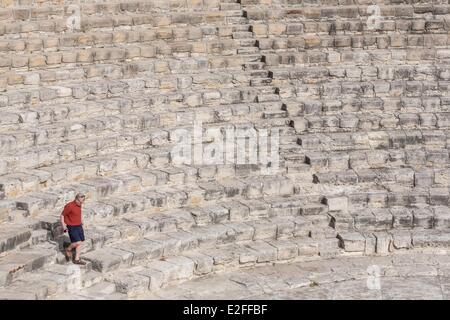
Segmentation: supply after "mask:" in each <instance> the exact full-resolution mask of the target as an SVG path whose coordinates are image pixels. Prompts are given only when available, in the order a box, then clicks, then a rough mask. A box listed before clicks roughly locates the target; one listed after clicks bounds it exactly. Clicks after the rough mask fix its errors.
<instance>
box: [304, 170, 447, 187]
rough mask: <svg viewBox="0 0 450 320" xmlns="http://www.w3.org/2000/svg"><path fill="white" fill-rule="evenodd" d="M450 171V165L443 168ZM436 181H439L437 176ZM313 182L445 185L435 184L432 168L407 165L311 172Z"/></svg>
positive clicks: (421, 185)
mask: <svg viewBox="0 0 450 320" xmlns="http://www.w3.org/2000/svg"><path fill="white" fill-rule="evenodd" d="M444 170H445V171H450V167H447V168H445V169H444ZM437 181H438V182H440V180H439V177H438V180H437ZM313 182H314V183H319V184H331V185H346V184H352V185H355V184H376V185H379V186H386V187H387V186H389V185H391V184H393V185H397V186H409V187H412V186H420V187H423V186H427V187H431V186H435V187H446V185H442V184H441V185H439V184H436V180H435V172H434V170H433V169H428V170H424V169H422V170H420V169H416V170H414V169H412V168H408V167H402V168H383V169H361V170H359V169H357V170H354V169H349V170H342V171H335V172H321V173H315V174H313Z"/></svg>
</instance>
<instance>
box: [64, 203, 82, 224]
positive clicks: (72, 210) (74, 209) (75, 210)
mask: <svg viewBox="0 0 450 320" xmlns="http://www.w3.org/2000/svg"><path fill="white" fill-rule="evenodd" d="M62 215H63V216H64V223H65V224H67V225H68V226H79V225H81V206H79V205H78V204H77V203H76V202H75V201H72V202H69V203H68V204H66V206H65V207H64V210H63V212H62Z"/></svg>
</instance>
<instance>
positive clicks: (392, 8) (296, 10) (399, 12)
mask: <svg viewBox="0 0 450 320" xmlns="http://www.w3.org/2000/svg"><path fill="white" fill-rule="evenodd" d="M242 5H243V6H245V8H244V11H245V13H246V17H247V18H248V19H249V20H251V21H272V20H275V19H276V20H277V21H283V20H285V19H313V20H315V19H317V20H321V19H329V18H331V17H332V18H339V19H342V18H344V19H345V18H348V19H356V18H359V19H364V20H366V19H367V17H368V16H370V13H369V12H368V6H367V5H355V6H352V5H346V6H343V7H340V6H334V7H333V6H322V7H307V6H298V5H290V6H289V7H287V8H272V7H267V6H265V7H262V8H261V7H259V6H258V5H253V6H252V5H245V4H242ZM425 8H427V10H426V11H425V12H424V10H423V9H424V7H421V6H418V7H415V6H413V5H412V4H392V5H380V6H379V9H380V15H381V16H382V17H383V18H384V19H385V20H388V19H389V18H390V19H408V18H414V17H419V16H420V15H421V14H423V17H424V16H425V14H426V13H427V11H428V10H431V13H433V16H434V17H439V16H445V15H446V14H447V13H448V11H449V5H448V4H447V5H442V6H436V7H429V6H428V7H425ZM428 12H429V11H428Z"/></svg>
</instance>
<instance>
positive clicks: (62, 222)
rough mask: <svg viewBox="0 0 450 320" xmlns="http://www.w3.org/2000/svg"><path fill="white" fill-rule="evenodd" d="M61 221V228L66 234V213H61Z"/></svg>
mask: <svg viewBox="0 0 450 320" xmlns="http://www.w3.org/2000/svg"><path fill="white" fill-rule="evenodd" d="M60 221H61V226H62V227H63V230H64V232H66V231H67V226H66V223H65V222H64V211H63V212H62V213H61V216H60Z"/></svg>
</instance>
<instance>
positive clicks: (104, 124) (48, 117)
mask: <svg viewBox="0 0 450 320" xmlns="http://www.w3.org/2000/svg"><path fill="white" fill-rule="evenodd" d="M198 97H199V96H198ZM256 97H258V98H259V99H260V100H261V99H262V98H266V99H268V98H269V96H268V95H267V96H264V95H262V94H260V95H259V96H255V98H256ZM199 98H200V97H199ZM109 101H111V105H109V103H108V102H109ZM92 105H97V107H95V106H94V107H93V108H92V113H91V112H90V111H91V110H90V109H86V108H90V106H92ZM134 105H135V106H136V107H135V108H136V109H134V106H131V105H130V104H128V106H127V105H125V104H122V101H120V100H119V101H117V100H115V99H110V100H106V99H105V100H103V101H100V102H99V103H98V104H97V103H94V104H91V103H86V104H85V103H81V104H80V105H79V106H77V105H74V104H72V105H68V106H66V107H65V108H64V107H61V109H62V110H57V108H58V107H55V108H53V107H51V108H48V109H47V110H46V109H45V108H43V110H39V109H38V108H36V109H34V110H33V109H28V110H26V109H25V110H23V111H22V110H16V109H14V108H11V109H10V110H11V112H7V111H6V110H5V113H4V116H5V120H4V123H3V127H2V130H1V131H0V143H1V146H2V148H3V149H4V151H5V153H4V155H7V154H9V153H10V152H12V151H17V150H18V149H21V148H26V147H33V146H43V145H46V144H48V143H51V142H56V143H57V142H60V141H61V140H62V141H65V142H69V141H71V140H79V139H83V138H89V137H90V136H91V135H92V132H93V130H98V136H99V138H101V137H102V133H109V134H112V133H114V132H122V133H133V132H131V130H133V129H134V130H141V131H142V132H143V133H147V134H148V135H149V137H151V138H152V139H155V138H156V137H157V136H158V135H159V136H160V139H162V138H163V137H164V136H166V137H167V138H166V140H169V137H171V136H172V137H173V135H174V130H176V129H175V128H174V127H175V126H177V127H178V129H179V128H180V127H186V128H187V127H188V125H189V123H187V120H186V119H189V118H190V119H191V120H194V119H197V120H198V121H202V123H205V126H207V127H213V126H217V127H220V126H224V123H225V122H231V121H233V123H234V124H236V125H239V124H240V125H244V124H245V123H246V122H247V123H249V121H252V120H254V121H255V122H256V123H254V124H253V126H254V127H258V126H261V125H263V124H264V123H265V122H264V120H263V119H266V118H267V116H266V115H267V114H270V113H271V112H277V113H278V114H279V117H283V118H286V116H287V112H286V111H284V110H281V108H282V104H281V103H280V102H278V101H268V102H259V103H254V102H251V103H247V104H243V103H241V104H229V105H220V104H219V103H218V105H216V106H215V107H208V106H203V107H200V106H198V107H194V106H191V107H189V106H188V107H173V110H172V112H171V113H166V114H163V113H160V112H161V111H160V110H158V109H159V108H158V107H155V108H152V107H146V106H143V107H142V104H140V103H136V104H134ZM103 106H107V107H106V108H105V109H106V110H105V109H103ZM138 108H140V109H138ZM157 108H158V109H157ZM152 109H153V110H152ZM35 110H36V111H35ZM86 110H89V112H87V111H86ZM127 110H128V111H127ZM152 111H153V112H152ZM146 112H147V113H146ZM149 112H152V113H149ZM99 114H100V116H98V115H99ZM87 116H89V120H87V119H86V120H84V118H86V117H87ZM177 117H178V119H177ZM181 117H183V118H184V119H183V118H181ZM55 118H57V119H55ZM172 119H173V122H172V123H171V124H170V125H169V124H168V122H169V121H170V120H172ZM49 122H51V123H49ZM269 122H270V121H269ZM286 122H288V120H287V119H286ZM161 124H162V125H161ZM164 124H165V125H164ZM36 126H39V128H36ZM287 128H288V127H287ZM292 130H293V129H292ZM162 144H163V143H162V141H160V142H159V143H157V142H156V141H154V142H152V143H150V144H149V145H162Z"/></svg>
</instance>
